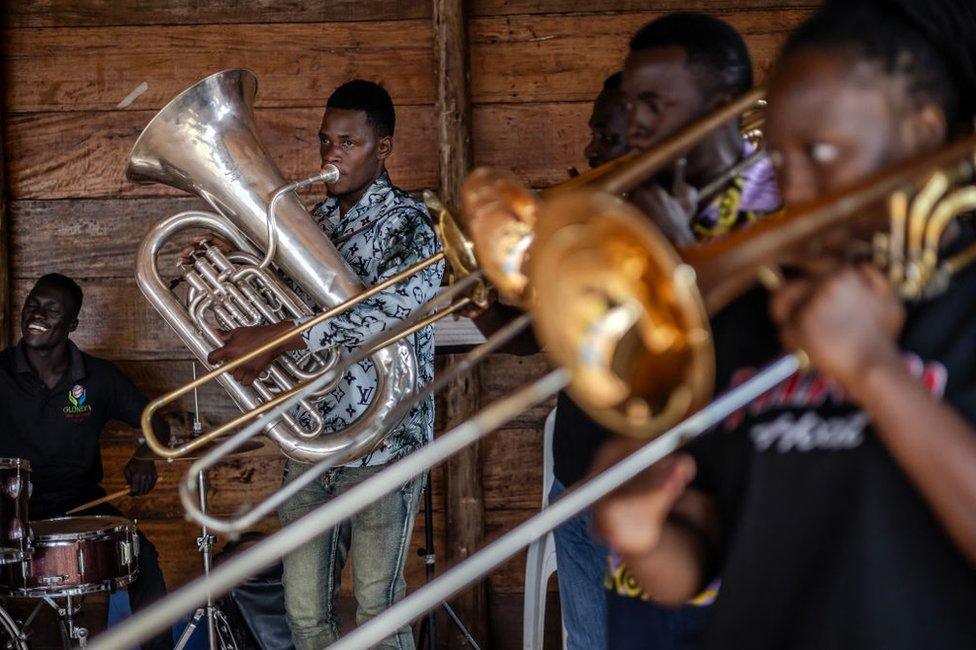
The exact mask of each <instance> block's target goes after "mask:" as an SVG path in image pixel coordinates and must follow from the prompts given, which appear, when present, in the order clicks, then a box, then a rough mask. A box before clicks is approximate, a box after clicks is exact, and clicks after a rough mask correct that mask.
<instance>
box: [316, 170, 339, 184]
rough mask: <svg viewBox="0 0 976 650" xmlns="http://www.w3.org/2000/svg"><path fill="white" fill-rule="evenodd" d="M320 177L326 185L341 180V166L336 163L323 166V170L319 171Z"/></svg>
mask: <svg viewBox="0 0 976 650" xmlns="http://www.w3.org/2000/svg"><path fill="white" fill-rule="evenodd" d="M319 178H321V179H322V182H323V183H325V184H326V185H332V184H333V183H335V182H336V181H338V180H339V168H338V167H336V166H335V165H326V166H325V167H323V168H322V171H321V172H319Z"/></svg>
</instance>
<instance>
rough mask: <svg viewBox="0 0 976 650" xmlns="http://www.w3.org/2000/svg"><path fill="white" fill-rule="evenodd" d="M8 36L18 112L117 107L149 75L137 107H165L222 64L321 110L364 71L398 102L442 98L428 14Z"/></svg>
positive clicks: (266, 92)
mask: <svg viewBox="0 0 976 650" xmlns="http://www.w3.org/2000/svg"><path fill="white" fill-rule="evenodd" d="M3 37H4V39H5V41H6V42H5V44H4V48H5V51H6V52H8V53H9V54H8V57H7V59H6V62H5V63H6V70H7V75H8V77H7V80H6V81H7V83H6V84H5V88H6V90H5V92H6V97H5V103H6V106H8V107H9V110H10V112H11V113H24V112H36V111H91V110H100V111H105V110H114V109H115V108H116V106H117V105H118V104H119V102H120V101H122V99H124V98H125V97H126V96H127V95H128V94H129V93H130V92H131V91H132V90H133V89H134V88H136V87H137V86H138V85H139V84H141V83H143V82H145V83H147V84H148V89H147V90H146V91H145V92H144V93H143V94H142V95H140V96H139V97H138V98H137V99H136V100H135V101H134V102H133V104H132V109H140V110H145V109H159V108H162V107H163V106H164V105H165V104H166V103H167V102H168V101H169V100H170V99H172V98H173V97H175V96H176V95H177V94H178V93H179V92H180V91H181V90H183V89H184V88H186V87H188V86H189V85H191V84H193V83H195V82H196V81H198V80H199V79H202V78H203V77H206V76H207V75H209V74H212V73H214V72H217V71H219V70H222V69H224V68H250V69H252V70H254V72H255V73H257V76H258V81H259V90H258V97H257V102H258V106H262V107H270V106H288V107H296V106H303V107H314V108H317V109H319V110H321V108H323V107H324V106H325V101H326V99H328V96H329V94H330V93H331V92H332V90H333V89H334V88H335V87H336V86H338V85H339V84H341V83H342V82H344V81H348V80H349V79H354V78H357V77H358V78H364V79H370V80H373V81H377V82H379V83H382V84H383V85H384V86H385V87H386V88H387V89H388V90H389V91H390V94H391V95H392V96H393V99H394V101H395V102H396V103H397V105H407V104H429V103H431V102H433V97H434V90H433V76H432V74H431V68H432V66H433V63H432V58H431V52H432V49H431V48H432V45H431V34H430V24H429V22H428V21H424V20H411V21H374V22H359V23H316V24H306V25H298V24H296V25H280V24H261V23H255V24H245V25H191V26H173V25H167V26H160V27H104V28H50V29H13V30H6V31H5V32H4V33H3ZM393 61H396V65H391V62H393Z"/></svg>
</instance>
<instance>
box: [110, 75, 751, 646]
mask: <svg viewBox="0 0 976 650" xmlns="http://www.w3.org/2000/svg"><path fill="white" fill-rule="evenodd" d="M760 97H761V94H760V91H754V92H752V93H749V94H747V95H746V96H745V97H743V98H741V99H740V100H738V101H736V102H734V103H732V104H730V105H728V106H726V107H724V108H723V109H720V110H719V111H718V112H717V113H715V114H712V115H710V116H707V117H706V118H704V119H703V120H700V121H699V122H696V123H695V124H693V125H690V126H689V127H687V128H686V129H684V130H682V131H680V132H679V133H677V134H675V135H674V136H672V137H671V138H669V139H667V140H666V141H665V142H664V143H662V145H661V147H662V148H666V150H667V151H669V152H670V155H673V156H677V155H683V154H684V153H686V152H687V151H689V150H690V149H692V148H693V147H694V146H695V145H696V144H697V143H698V141H700V139H701V138H702V137H703V136H704V135H707V134H708V133H710V132H711V131H712V130H713V129H714V128H716V127H718V126H721V125H722V124H725V123H726V122H728V121H730V120H733V119H737V118H738V117H739V115H740V113H742V111H743V110H745V109H748V108H750V107H752V106H753V105H754V104H755V103H756V101H757V100H758V99H759V98H760ZM629 160H630V164H631V165H639V166H640V167H641V174H639V175H636V174H633V172H631V171H630V169H631V167H630V166H628V167H627V168H626V170H625V171H628V172H629V173H631V181H630V182H632V183H638V182H640V181H641V180H643V179H644V178H645V177H647V176H650V175H652V174H654V173H656V172H657V171H659V170H660V169H662V168H663V167H664V166H666V165H667V164H668V163H669V162H670V158H669V157H668V156H664V155H661V154H660V153H659V152H658V150H650V151H647V152H643V153H641V154H637V155H634V156H631V157H630V158H629ZM611 164H612V163H611ZM590 178H591V179H594V180H595V176H590ZM603 180H604V181H606V180H610V179H609V178H608V179H603ZM626 188H627V186H626V185H618V186H617V187H615V188H612V189H615V190H617V191H620V190H622V189H626ZM499 190H504V191H499ZM555 194H556V191H555V188H554V189H553V190H550V191H549V193H548V194H547V196H548V195H555ZM546 204H547V203H546V202H545V201H543V202H540V201H538V200H537V199H536V197H534V196H533V195H532V194H531V193H530V192H528V191H527V190H524V189H522V188H521V186H520V185H518V183H517V182H516V181H515V180H514V179H513V178H512V177H511V176H510V175H505V174H500V173H496V172H490V171H476V172H474V173H473V174H472V176H471V178H469V179H468V182H467V183H466V184H465V188H464V206H465V211H464V213H463V216H464V217H465V218H466V220H467V224H466V225H467V226H468V227H469V228H471V229H472V231H473V232H472V240H473V241H474V244H475V248H476V250H477V251H478V253H479V255H478V261H479V262H480V263H481V268H482V269H483V271H484V274H485V275H486V276H487V277H488V278H489V279H490V280H491V282H492V284H494V285H495V286H496V287H497V288H498V291H499V294H500V296H501V297H502V298H503V300H505V301H507V302H509V303H510V304H516V305H521V306H523V307H527V308H529V309H530V311H529V312H528V313H525V314H522V315H521V316H519V317H517V318H516V319H514V320H513V321H512V322H511V323H509V324H508V325H507V326H505V327H503V328H502V329H501V330H499V331H498V332H496V333H495V334H494V335H493V336H492V337H491V338H490V339H489V342H488V343H486V344H483V345H482V346H480V347H479V348H477V349H475V350H473V351H472V352H471V353H469V354H468V355H467V356H466V357H465V358H464V359H463V360H462V361H461V363H460V364H458V365H457V366H456V367H454V368H452V370H451V371H449V372H448V375H446V376H444V377H439V378H438V379H437V380H435V382H433V383H432V384H430V385H429V386H428V391H433V390H436V389H437V388H438V387H439V386H441V385H443V383H446V381H449V380H451V379H453V378H454V377H455V376H457V375H458V374H460V373H461V372H464V371H466V370H467V369H468V368H470V367H471V366H473V365H474V364H475V363H477V362H478V360H480V359H481V358H483V357H484V356H486V355H487V354H488V353H489V352H490V351H491V350H492V349H495V348H497V347H498V346H500V345H501V344H503V343H504V342H505V341H507V340H508V339H510V338H512V337H513V336H515V335H516V334H517V333H518V332H520V331H521V330H523V329H525V327H527V326H528V325H529V323H530V322H531V320H532V318H533V315H534V314H533V313H532V311H533V310H532V306H531V302H530V299H529V298H530V296H529V292H528V291H527V289H528V286H527V283H526V282H525V281H524V280H523V279H522V278H524V272H523V268H524V265H525V263H526V252H527V251H528V248H529V245H530V244H531V243H532V241H533V232H534V227H535V216H536V213H537V212H538V211H539V210H540V208H541V207H545V205H546ZM483 224H484V225H487V226H488V227H485V228H476V226H480V225H483ZM496 235H501V236H496ZM473 275H474V274H472V275H471V276H469V277H468V278H465V279H462V280H461V281H460V282H458V283H457V284H456V285H455V286H454V287H452V289H451V290H448V291H447V292H445V293H444V294H442V295H441V296H438V297H435V299H434V301H438V300H447V299H450V297H451V296H450V294H451V292H452V291H455V290H456V291H463V290H465V289H466V287H464V286H463V285H464V282H465V281H466V280H467V281H471V278H472V277H473ZM434 307H435V305H433V304H428V305H426V306H425V307H423V308H422V309H420V310H418V313H421V312H424V311H425V310H426V309H428V308H434ZM405 327H409V323H404V324H403V325H401V328H405ZM398 332H399V328H396V329H394V330H392V331H391V332H388V334H387V335H388V336H390V335H392V336H396V335H397V333H398ZM288 336H291V334H289V335H288ZM365 347H367V346H364V348H365ZM370 347H372V344H371V345H370ZM360 352H361V351H360ZM220 370H221V371H223V370H226V366H224V367H222V368H221V369H220ZM569 379H570V373H569V372H568V371H567V370H566V369H559V370H556V371H554V372H553V373H551V374H549V375H546V376H545V377H543V378H542V379H540V380H538V381H537V382H535V383H533V384H531V385H529V386H527V387H525V388H523V389H521V390H519V391H517V392H516V393H515V394H514V395H513V396H512V398H511V399H510V400H506V401H505V402H501V403H496V404H493V405H490V406H489V407H487V408H486V409H484V410H483V411H482V412H481V413H479V414H477V415H476V416H475V417H474V418H472V419H471V420H468V421H467V422H464V423H462V424H460V425H458V426H457V427H455V428H454V429H452V430H451V431H449V432H447V433H445V434H443V435H442V436H441V437H439V438H438V440H436V441H435V442H434V443H432V444H430V445H427V446H425V447H422V448H421V449H419V450H417V451H416V452H414V453H412V454H411V455H409V456H407V457H406V458H404V459H401V460H400V461H398V462H396V463H394V464H392V465H391V466H389V467H388V468H387V469H385V470H384V471H383V472H381V473H380V474H379V475H377V477H375V478H374V479H373V480H371V481H369V482H366V483H363V484H361V485H359V486H357V487H356V488H354V489H353V490H351V491H350V492H349V493H346V494H344V495H341V496H340V497H339V498H337V499H336V500H334V501H332V502H331V503H330V504H328V505H326V506H323V507H322V508H319V509H318V510H316V511H314V512H312V513H310V514H309V515H308V516H306V517H304V518H303V519H302V523H301V525H300V526H299V525H297V522H296V524H295V525H291V526H287V527H285V528H283V529H282V530H281V531H279V532H278V533H275V534H274V535H272V536H271V537H270V538H268V539H267V540H266V541H264V542H261V543H259V544H258V545H256V546H255V547H254V548H252V549H251V550H249V551H248V553H247V554H246V555H242V556H240V557H238V558H234V559H232V560H230V561H229V562H228V563H227V564H225V565H224V566H222V567H220V568H218V569H217V571H215V572H214V573H212V574H211V579H210V581H208V582H203V581H202V580H197V581H195V582H193V583H191V584H189V585H187V586H186V587H184V588H183V589H181V590H180V591H178V592H175V593H174V594H172V595H171V596H169V597H168V598H166V599H164V600H163V601H160V602H159V603H158V604H157V605H155V606H154V607H153V608H152V609H151V610H149V611H146V612H143V613H141V614H140V615H138V616H136V617H134V619H132V621H131V622H129V623H127V624H124V626H122V627H118V628H115V629H113V630H112V631H110V632H108V633H107V634H106V635H104V636H103V637H102V638H101V639H99V640H96V641H98V642H99V643H100V644H104V645H100V646H99V647H119V648H122V647H126V643H131V642H132V640H133V639H134V638H140V639H141V638H147V637H148V636H151V635H152V634H153V633H154V632H155V631H156V630H159V629H163V628H164V627H165V625H167V624H168V622H169V621H171V620H173V619H175V618H177V617H178V616H180V615H181V614H182V613H183V612H184V611H185V610H189V609H192V607H193V606H195V603H196V602H197V600H198V599H204V598H206V594H207V593H210V592H211V591H213V592H222V591H226V590H228V589H230V588H232V587H233V586H234V585H235V584H237V583H239V582H240V581H242V580H243V579H245V578H246V577H247V576H248V575H249V574H250V573H252V572H253V571H256V570H259V569H260V568H261V567H265V566H268V565H270V564H272V563H273V562H275V561H276V560H278V559H280V557H282V555H284V554H286V553H288V552H290V551H292V550H294V549H295V548H297V547H298V546H300V545H301V544H302V543H304V542H305V541H307V540H308V539H311V538H313V537H315V536H317V535H319V534H321V533H323V532H325V531H326V530H328V529H329V528H331V527H333V526H334V525H335V524H337V523H339V522H340V521H342V520H343V519H345V518H346V517H348V516H350V515H352V514H354V513H355V512H359V511H360V510H362V509H363V508H365V507H367V506H368V504H369V503H371V502H372V501H374V500H375V499H377V498H379V497H381V496H383V495H384V494H386V493H387V492H390V491H392V490H393V489H395V488H396V487H397V486H398V485H401V484H402V483H404V482H406V481H407V480H410V479H411V478H413V477H414V476H416V475H419V474H420V473H423V472H424V471H426V470H427V469H429V468H430V467H432V466H433V465H436V464H437V463H439V462H442V461H443V460H445V459H446V458H448V457H450V456H451V455H452V454H454V453H456V452H458V451H460V450H461V449H463V448H464V447H466V446H467V445H469V444H472V443H474V442H476V441H477V440H479V439H481V438H482V437H484V436H485V435H487V434H488V433H490V432H491V431H492V430H494V429H495V428H497V427H498V426H500V425H502V424H504V423H505V422H506V421H507V420H508V419H510V418H511V417H513V416H514V415H515V414H516V413H518V412H521V411H522V410H524V409H526V408H528V407H530V406H532V405H533V404H537V403H539V402H540V401H542V400H544V399H546V398H547V397H548V396H550V395H552V394H554V393H555V392H557V391H558V390H560V389H561V388H563V387H565V386H566V385H567V384H568V383H569ZM328 381H329V373H328V372H327V373H325V374H324V375H322V376H320V377H319V378H318V379H316V380H314V381H313V382H312V383H311V384H309V385H308V386H307V387H306V390H317V389H319V388H321V386H323V385H325V384H327V383H328ZM427 394H429V392H426V393H424V394H423V395H422V396H426V395H427ZM300 398H301V395H298V394H296V395H292V396H290V397H287V398H283V399H282V400H281V401H279V402H278V403H277V404H276V405H275V406H274V407H269V410H268V412H267V417H270V418H273V417H277V416H279V415H281V414H283V413H285V412H286V411H287V410H288V409H289V408H291V407H292V406H293V405H294V404H295V403H296V402H297V401H298V400H299V399H300ZM409 408H410V405H409V404H401V405H400V409H401V410H400V411H399V412H397V413H398V414H405V413H406V412H407V411H408V410H409ZM394 419H395V418H394ZM260 426H261V425H260V423H257V422H255V423H251V424H250V425H248V427H246V428H245V429H243V430H241V431H240V432H239V433H238V434H235V435H234V436H233V437H231V438H229V439H228V440H226V441H225V442H224V443H222V444H221V445H220V446H218V447H216V448H214V449H212V450H210V451H209V452H208V453H207V454H206V455H205V456H204V457H203V458H201V459H199V460H198V461H196V462H195V463H194V464H193V466H192V467H191V468H190V469H189V470H188V472H187V475H186V476H187V480H184V481H181V483H180V496H181V500H182V501H183V504H184V506H185V507H186V509H187V513H188V516H190V517H191V518H193V519H195V520H196V521H200V522H203V521H206V522H207V525H208V526H210V527H212V528H213V529H215V530H220V531H224V532H229V533H231V534H233V533H236V532H238V531H239V530H241V529H242V528H243V527H246V525H248V524H249V523H250V522H251V521H252V520H253V519H254V517H257V518H260V516H261V515H263V514H264V513H266V512H269V511H270V510H271V509H272V508H273V506H274V504H276V503H280V502H282V501H283V500H285V499H286V498H287V497H288V496H290V494H292V492H289V490H297V489H300V487H301V486H302V485H305V484H307V482H309V481H311V480H314V479H315V477H316V476H318V475H320V474H321V473H322V472H324V471H325V470H326V469H328V467H329V466H330V465H329V461H328V460H323V461H320V462H319V463H318V464H316V465H314V466H313V467H311V468H310V469H309V470H307V471H306V472H304V473H303V474H302V475H301V476H299V477H298V478H297V479H296V480H295V481H293V482H292V483H290V484H289V485H288V486H285V487H284V488H283V489H282V491H281V492H280V493H276V495H274V496H273V497H272V500H269V501H267V502H265V503H264V504H261V505H259V506H258V507H257V508H254V509H252V511H251V513H249V515H246V516H245V517H244V518H242V519H239V520H237V521H224V520H217V519H214V518H213V517H210V516H205V515H204V514H203V513H201V512H200V511H199V508H198V507H197V505H196V500H195V498H194V491H195V490H196V489H197V488H196V481H195V480H193V479H192V477H194V476H196V475H197V473H198V472H200V471H202V470H205V469H206V468H207V467H209V466H210V465H212V464H213V463H215V462H217V461H218V460H219V459H220V458H221V457H223V456H224V455H226V454H227V453H229V452H230V451H232V450H233V449H235V448H237V447H238V446H239V445H241V444H243V442H244V441H245V440H246V439H247V438H249V437H251V436H253V435H255V434H256V433H258V432H259V431H260ZM301 481H304V483H302V482H301ZM291 486H296V487H294V488H292V487H291ZM269 504H270V505H269ZM256 513H260V515H258V514H256ZM191 603H192V604H191Z"/></svg>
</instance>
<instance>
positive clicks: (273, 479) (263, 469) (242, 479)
mask: <svg viewBox="0 0 976 650" xmlns="http://www.w3.org/2000/svg"><path fill="white" fill-rule="evenodd" d="M257 440H259V441H261V442H262V444H263V448H262V449H258V450H255V451H252V452H248V453H247V454H246V455H243V456H238V457H233V458H229V459H228V460H227V461H226V462H224V463H220V464H218V465H216V466H214V468H213V469H211V470H210V471H209V472H208V474H207V481H208V490H207V499H208V502H209V505H208V507H209V509H210V511H211V512H212V513H214V514H216V515H219V516H221V517H228V518H229V517H232V516H235V515H238V514H240V513H241V512H244V511H246V509H247V508H248V507H249V506H252V505H254V504H256V503H258V502H260V501H262V500H263V499H265V498H266V497H268V496H269V495H271V494H272V493H274V492H275V491H276V490H278V488H280V487H281V473H282V470H283V468H284V465H285V457H284V455H282V453H281V452H280V451H279V450H278V448H277V446H276V445H275V444H274V443H273V442H272V441H270V440H268V439H267V438H263V437H260V438H257ZM133 449H134V445H133V444H131V443H128V444H127V443H126V442H119V441H109V442H106V443H104V444H103V445H102V463H103V466H104V469H105V479H104V480H103V482H102V487H104V488H105V491H106V492H107V493H109V494H111V493H113V492H115V491H117V490H121V489H122V488H124V487H125V485H126V484H125V479H124V477H123V475H122V469H123V468H124V467H125V465H126V463H128V462H129V459H130V458H131V457H132V451H133ZM189 466H190V465H189V463H187V462H182V461H175V462H163V461H158V462H157V463H156V471H157V474H158V477H159V478H158V481H157V483H156V487H155V488H154V489H153V491H152V492H151V493H150V495H148V496H143V497H123V498H121V499H119V500H118V501H116V502H115V504H116V505H117V506H118V508H119V509H120V510H122V511H123V512H125V513H127V514H128V515H129V516H130V517H133V518H139V519H163V518H167V517H172V518H181V517H182V516H183V514H184V513H183V506H182V504H181V503H180V497H179V492H178V487H179V482H180V481H182V480H184V478H185V474H186V471H187V470H188V468H189ZM432 484H433V486H434V493H433V497H434V510H435V511H437V512H441V511H442V510H443V489H442V488H443V485H442V472H441V470H440V469H439V468H438V469H435V470H434V474H433V480H432Z"/></svg>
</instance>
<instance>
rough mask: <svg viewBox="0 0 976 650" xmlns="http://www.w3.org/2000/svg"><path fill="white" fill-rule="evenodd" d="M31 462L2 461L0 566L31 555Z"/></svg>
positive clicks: (0, 460)
mask: <svg viewBox="0 0 976 650" xmlns="http://www.w3.org/2000/svg"><path fill="white" fill-rule="evenodd" d="M30 475H31V468H30V462H29V461H27V460H25V459H23V458H0V486H2V489H0V565H5V564H13V563H17V562H23V561H24V559H26V558H27V555H28V553H29V543H30V539H29V537H30V535H29V528H28V526H27V522H28V521H29V520H30V495H31V491H32V486H31V482H30Z"/></svg>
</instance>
